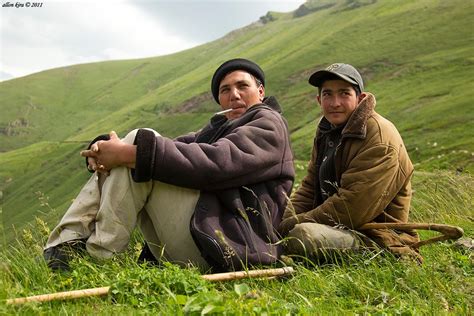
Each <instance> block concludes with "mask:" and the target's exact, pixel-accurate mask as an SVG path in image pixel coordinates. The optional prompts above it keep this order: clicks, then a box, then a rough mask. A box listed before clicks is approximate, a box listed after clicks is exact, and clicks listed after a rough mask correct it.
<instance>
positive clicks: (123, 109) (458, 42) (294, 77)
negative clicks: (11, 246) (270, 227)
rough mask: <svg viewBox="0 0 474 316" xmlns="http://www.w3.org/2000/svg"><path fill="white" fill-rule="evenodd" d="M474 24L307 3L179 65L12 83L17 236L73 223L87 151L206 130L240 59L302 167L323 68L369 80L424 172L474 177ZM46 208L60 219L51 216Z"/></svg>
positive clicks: (435, 13) (8, 106) (446, 5)
mask: <svg viewBox="0 0 474 316" xmlns="http://www.w3.org/2000/svg"><path fill="white" fill-rule="evenodd" d="M473 12H474V8H473V3H472V2H471V1H462V0H452V1H435V0H417V1H414V0H413V1H409V0H403V1H397V2H393V1H380V0H379V1H369V0H366V1H362V0H359V1H354V0H353V1H345V0H344V1H343V0H341V1H336V0H334V1H309V2H308V3H307V4H306V5H305V8H300V9H299V10H297V11H295V12H293V13H286V14H283V13H274V12H269V13H268V14H267V15H266V16H265V18H262V19H261V21H259V22H257V23H254V24H252V25H250V26H248V27H245V28H243V29H239V30H236V31H233V32H231V33H229V34H228V35H226V36H225V37H223V38H221V39H219V40H217V41H214V42H211V43H208V44H205V45H201V46H199V47H195V48H193V49H189V50H186V51H183V52H180V53H177V54H172V55H168V56H163V57H156V58H148V59H140V60H127V61H113V62H103V63H94V64H86V65H76V66H71V67H65V68H59V69H54V70H49V71H44V72H41V73H38V74H34V75H30V76H27V77H24V78H19V79H14V80H10V81H6V82H2V83H0V98H1V103H0V110H1V112H2V116H1V117H0V143H1V147H0V151H1V153H0V160H1V163H0V190H1V191H2V195H1V196H2V215H3V225H4V228H5V232H4V233H5V236H6V238H10V237H11V236H12V231H13V230H12V225H15V227H17V228H20V227H22V226H23V225H24V224H25V223H26V222H28V221H30V220H31V219H32V218H33V216H34V215H39V216H41V217H46V218H55V217H56V218H57V216H58V214H60V213H62V212H63V211H64V210H65V208H66V206H67V205H68V204H69V202H70V200H71V199H72V198H73V197H74V195H75V194H76V193H77V191H78V190H79V188H80V185H81V184H82V183H83V182H84V180H85V179H86V177H87V174H86V172H85V170H84V162H83V160H82V159H81V158H80V157H79V156H78V151H79V150H80V148H82V147H83V145H84V144H81V143H80V142H82V141H87V140H89V139H91V138H92V137H94V136H96V135H97V134H101V133H104V132H108V131H109V130H112V129H114V130H116V131H117V132H118V133H119V134H121V135H124V133H125V132H126V131H128V130H130V129H132V128H135V127H152V128H155V129H157V130H159V131H160V132H161V133H162V134H164V135H167V136H176V135H179V134H181V133H184V132H187V131H189V130H194V129H197V128H199V127H200V126H202V125H203V124H205V122H206V121H207V119H208V118H209V115H210V113H212V112H213V111H215V110H216V109H217V105H216V104H215V103H214V102H213V100H212V97H211V95H210V92H209V86H210V77H211V76H212V73H213V71H214V70H215V68H216V67H217V66H218V65H219V64H220V63H221V62H222V61H224V60H226V59H228V58H233V57H238V56H239V57H246V58H250V59H252V60H255V61H256V62H258V63H259V64H260V65H261V66H262V67H263V69H264V70H265V71H266V74H267V78H268V80H267V94H271V95H276V96H277V97H278V99H279V100H280V102H281V104H282V105H283V107H284V111H285V115H286V117H287V118H288V121H289V126H290V128H291V131H292V141H293V146H294V151H295V154H296V157H297V158H298V159H299V160H302V161H305V160H306V159H308V156H309V152H310V149H311V144H312V138H313V136H314V131H315V123H316V121H317V119H318V117H319V109H318V107H317V106H316V103H315V90H314V89H313V88H312V87H311V86H309V85H308V84H307V78H308V76H309V74H310V73H311V72H312V71H314V70H315V69H317V68H319V67H322V66H326V65H328V64H330V63H333V62H348V63H352V64H354V65H356V66H357V67H358V68H359V69H360V70H361V72H362V74H363V76H364V77H365V78H366V79H367V80H366V88H367V90H368V91H371V92H373V93H374V94H375V95H376V96H377V101H378V105H377V111H378V112H380V113H381V114H383V115H385V116H386V117H387V118H389V119H390V120H392V121H393V122H394V123H395V124H396V125H397V126H398V127H399V129H400V132H401V134H402V136H403V137H404V138H405V141H406V145H407V147H408V149H409V152H410V155H411V157H412V158H413V161H414V162H415V164H416V166H417V169H418V170H427V171H431V170H437V169H445V170H452V171H455V170H458V172H472V171H474V164H473V160H474V159H473V152H474V142H473V139H474V123H473V122H474V111H473V110H474V107H473V105H472V100H473V98H474V89H472V88H473V85H472V74H473V73H474V57H473V56H474V54H473V52H474V50H473V41H472V40H473V32H472V18H471V17H472V13H473ZM262 21H264V22H265V23H263V22H262ZM76 142H79V143H76ZM42 194H43V195H44V196H45V198H48V204H47V205H49V207H44V205H43V206H42V205H40V204H41V203H40V199H39V196H42ZM42 204H44V203H42ZM53 209H54V210H55V211H53Z"/></svg>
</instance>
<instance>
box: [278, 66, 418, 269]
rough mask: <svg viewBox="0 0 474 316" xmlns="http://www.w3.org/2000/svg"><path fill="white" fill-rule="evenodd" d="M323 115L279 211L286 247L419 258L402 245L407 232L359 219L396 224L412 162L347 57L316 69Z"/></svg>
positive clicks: (402, 214) (404, 207)
mask: <svg viewBox="0 0 474 316" xmlns="http://www.w3.org/2000/svg"><path fill="white" fill-rule="evenodd" d="M309 83H310V84H311V85H313V86H315V87H317V88H318V96H317V100H318V103H319V104H320V105H321V109H322V113H323V117H322V119H321V120H320V122H319V124H318V128H317V131H316V137H315V139H314V146H313V151H312V156H311V161H310V162H309V166H308V173H307V175H306V177H305V178H304V179H303V181H302V183H301V186H300V187H299V188H298V190H297V191H296V192H295V193H294V194H293V195H292V197H291V203H289V205H288V207H287V208H286V210H285V213H284V216H283V221H282V222H281V224H280V228H279V229H280V232H281V233H282V234H283V235H285V236H288V237H289V238H288V241H287V248H286V251H287V252H288V253H289V254H299V255H309V256H312V257H321V256H325V255H327V254H328V253H332V252H339V251H341V250H356V249H359V248H361V247H363V246H365V245H366V244H368V245H373V242H375V243H376V244H378V245H379V246H381V247H383V248H386V249H388V250H390V251H392V252H393V253H395V254H399V255H410V256H414V257H416V258H418V259H420V260H421V257H420V256H419V254H418V253H417V252H416V251H415V250H413V249H412V248H410V247H409V246H410V245H411V244H413V243H415V242H417V241H418V240H419V239H418V235H417V234H416V233H415V232H414V231H408V233H407V232H403V233H402V232H398V231H396V230H391V229H369V230H363V232H358V231H357V230H358V228H360V227H361V226H363V225H364V224H366V223H372V222H379V223H380V222H382V223H387V222H388V223H404V222H407V220H408V213H409V208H410V200H411V185H410V179H411V176H412V173H413V165H412V163H411V161H410V158H409V157H408V154H407V151H406V148H405V145H404V143H403V140H402V138H401V137H400V134H399V133H398V131H397V129H396V128H395V126H394V125H393V124H392V123H391V122H389V121H388V120H387V119H385V118H383V117H382V116H380V115H379V114H377V113H376V112H375V110H374V109H375V97H374V95H372V94H370V93H369V92H364V84H363V80H362V77H361V75H360V74H359V72H358V71H357V70H356V69H355V68H354V67H353V66H351V65H348V64H340V63H337V64H333V65H331V66H329V67H328V68H326V69H325V70H320V71H316V72H315V73H314V74H312V75H311V77H310V78H309Z"/></svg>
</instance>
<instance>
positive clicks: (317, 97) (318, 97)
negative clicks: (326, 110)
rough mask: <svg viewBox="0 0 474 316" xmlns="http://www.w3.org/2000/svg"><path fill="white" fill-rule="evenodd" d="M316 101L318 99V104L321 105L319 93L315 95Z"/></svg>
mask: <svg viewBox="0 0 474 316" xmlns="http://www.w3.org/2000/svg"><path fill="white" fill-rule="evenodd" d="M316 101H318V103H319V105H321V96H320V95H319V93H318V95H317V96H316Z"/></svg>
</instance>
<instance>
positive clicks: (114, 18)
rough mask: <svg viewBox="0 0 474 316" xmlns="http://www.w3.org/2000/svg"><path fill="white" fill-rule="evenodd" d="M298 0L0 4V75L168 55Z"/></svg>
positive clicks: (292, 6) (53, 0)
mask: <svg viewBox="0 0 474 316" xmlns="http://www.w3.org/2000/svg"><path fill="white" fill-rule="evenodd" d="M10 2H11V3H16V2H26V1H23V0H15V1H10ZM303 2H304V0H281V1H278V0H276V1H271V0H259V1H250V0H239V1H230V0H224V1H222V0H221V1H216V0H213V1H199V0H188V1H179V0H178V1H171V0H170V1H150V0H133V1H132V0H130V1H125V0H61V1H60V0H44V1H43V5H42V7H41V8H8V7H0V17H1V19H0V20H1V21H0V70H1V74H0V80H1V79H2V77H3V78H5V77H6V76H8V74H11V75H13V76H23V75H26V74H30V73H33V72H37V71H41V70H45V69H50V68H55V67H60V66H65V65H71V64H77V63H86V62H93V61H102V60H110V59H131V58H142V57H149V56H158V55H164V54H170V53H173V52H177V51H181V50H184V49H187V48H190V47H193V46H196V45H198V44H201V43H203V42H206V41H210V40H213V39H216V38H218V37H220V36H223V35H224V34H226V33H227V32H229V31H231V30H233V29H235V28H237V27H242V26H245V25H247V24H249V23H250V22H252V21H255V20H257V19H258V17H259V16H261V15H264V14H265V13H266V11H268V10H277V11H278V10H280V11H289V10H294V9H296V8H297V7H298V6H299V4H301V3H303ZM3 3H5V1H3V2H2V4H3Z"/></svg>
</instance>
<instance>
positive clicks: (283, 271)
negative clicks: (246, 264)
mask: <svg viewBox="0 0 474 316" xmlns="http://www.w3.org/2000/svg"><path fill="white" fill-rule="evenodd" d="M293 272H294V270H293V268H292V267H284V268H278V269H265V270H249V271H235V272H225V273H215V274H205V275H203V276H202V277H203V278H204V279H206V280H208V281H211V282H219V281H230V280H240V279H246V278H268V277H274V276H283V275H289V274H292V273H293Z"/></svg>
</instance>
